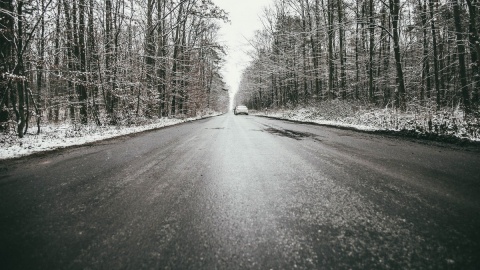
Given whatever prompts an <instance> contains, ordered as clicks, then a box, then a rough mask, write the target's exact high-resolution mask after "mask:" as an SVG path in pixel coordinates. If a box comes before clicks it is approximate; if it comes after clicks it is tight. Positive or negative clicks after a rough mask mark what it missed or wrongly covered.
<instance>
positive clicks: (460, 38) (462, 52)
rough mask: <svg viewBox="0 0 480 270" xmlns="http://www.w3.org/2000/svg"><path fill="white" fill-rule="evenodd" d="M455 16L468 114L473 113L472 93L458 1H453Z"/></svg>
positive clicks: (461, 76) (462, 90)
mask: <svg viewBox="0 0 480 270" xmlns="http://www.w3.org/2000/svg"><path fill="white" fill-rule="evenodd" d="M452 4H453V16H454V18H455V31H456V32H457V35H456V36H457V51H458V65H459V67H458V68H459V73H460V87H461V92H462V102H463V107H464V110H465V113H466V114H469V113H471V106H470V93H469V90H468V82H467V68H466V66H465V44H464V41H463V34H462V31H463V27H462V22H461V18H462V17H461V16H462V15H461V13H460V7H459V4H458V0H452Z"/></svg>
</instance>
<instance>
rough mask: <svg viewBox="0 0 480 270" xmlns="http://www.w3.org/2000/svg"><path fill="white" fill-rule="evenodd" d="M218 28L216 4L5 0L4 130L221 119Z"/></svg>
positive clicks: (1, 61) (0, 55) (1, 5)
mask: <svg viewBox="0 0 480 270" xmlns="http://www.w3.org/2000/svg"><path fill="white" fill-rule="evenodd" d="M221 20H227V15H226V14H225V12H224V11H223V10H221V9H219V8H218V7H217V6H215V5H214V4H213V3H212V2H211V1H210V0H168V1H167V0H118V1H113V0H1V1H0V101H1V103H0V111H1V119H0V123H2V125H3V126H2V128H5V127H6V126H15V129H16V133H17V134H18V136H20V137H22V136H23V135H24V134H25V133H26V131H27V129H28V124H29V123H31V122H32V121H33V120H34V119H36V122H37V125H38V131H40V123H41V122H49V121H51V122H59V121H71V122H78V123H82V124H87V123H89V122H94V123H96V124H98V125H103V124H117V123H119V122H122V123H123V122H127V123H128V122H129V121H134V120H133V119H135V118H138V117H150V118H152V117H179V116H180V117H183V116H194V115H196V114H198V113H201V112H202V111H205V110H208V109H212V110H218V111H222V110H224V108H226V106H227V101H228V96H227V93H226V92H225V91H224V90H223V89H224V88H225V86H224V82H223V79H222V77H221V75H220V73H219V69H220V67H221V64H222V61H223V56H224V54H225V52H224V49H223V48H222V46H220V45H219V44H218V42H217V33H218V29H219V28H218V22H219V21H221Z"/></svg>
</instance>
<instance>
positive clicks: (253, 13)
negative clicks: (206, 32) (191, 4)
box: [213, 0, 273, 93]
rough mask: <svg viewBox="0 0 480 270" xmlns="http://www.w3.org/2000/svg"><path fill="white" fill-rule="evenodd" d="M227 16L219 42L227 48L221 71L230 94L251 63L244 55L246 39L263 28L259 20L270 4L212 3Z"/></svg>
mask: <svg viewBox="0 0 480 270" xmlns="http://www.w3.org/2000/svg"><path fill="white" fill-rule="evenodd" d="M213 2H214V3H215V4H216V5H217V6H219V7H220V8H222V9H223V10H225V11H226V12H228V14H229V19H230V23H221V27H222V28H221V30H220V35H219V40H220V43H221V44H222V45H226V46H227V47H228V55H227V57H226V63H225V66H224V68H223V72H222V74H223V76H224V79H225V82H226V83H227V85H228V87H229V89H230V91H231V92H232V91H233V93H235V92H236V91H237V90H238V84H239V82H240V76H241V73H242V70H243V69H244V67H245V66H246V64H247V63H248V61H249V60H250V58H249V56H248V55H247V51H248V50H249V49H250V48H249V44H248V39H251V38H252V37H253V36H254V34H255V31H256V30H261V29H262V28H263V25H262V23H261V21H260V17H261V16H262V14H263V10H264V8H265V7H267V6H269V5H270V4H271V3H273V0H213Z"/></svg>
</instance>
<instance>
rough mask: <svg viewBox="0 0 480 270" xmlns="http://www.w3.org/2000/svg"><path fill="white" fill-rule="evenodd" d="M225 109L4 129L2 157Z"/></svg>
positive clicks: (0, 147)
mask: <svg viewBox="0 0 480 270" xmlns="http://www.w3.org/2000/svg"><path fill="white" fill-rule="evenodd" d="M220 114H221V113H210V114H208V115H203V116H197V117H193V118H186V119H175V118H160V119H156V120H152V121H151V122H150V123H148V124H145V125H139V126H96V125H94V124H92V125H86V126H84V125H71V124H58V125H53V124H50V125H46V126H42V127H41V133H40V134H38V135H37V134H36V127H32V128H30V129H29V132H27V134H26V135H25V136H24V138H22V139H20V138H18V137H17V136H16V135H15V134H3V133H0V160H2V159H10V158H17V157H22V156H27V155H31V154H34V153H38V152H44V151H50V150H55V149H59V148H65V147H69V146H75V145H83V144H87V143H92V142H95V141H101V140H105V139H110V138H114V137H119V136H123V135H128V134H134V133H138V132H142V131H147V130H153V129H158V128H162V127H168V126H172V125H177V124H180V123H185V122H190V121H194V120H199V119H203V118H206V117H211V116H217V115H220Z"/></svg>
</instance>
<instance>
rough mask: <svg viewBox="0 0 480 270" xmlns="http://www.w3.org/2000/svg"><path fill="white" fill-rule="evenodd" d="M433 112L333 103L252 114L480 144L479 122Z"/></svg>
mask: <svg viewBox="0 0 480 270" xmlns="http://www.w3.org/2000/svg"><path fill="white" fill-rule="evenodd" d="M432 111H434V110H427V109H424V110H422V109H418V108H411V109H410V110H407V111H406V112H403V113H400V112H398V111H396V110H393V109H391V108H385V109H378V108H375V109H372V108H366V107H364V108H362V107H361V106H355V105H352V104H349V103H347V102H342V101H332V102H330V103H322V105H321V106H318V105H317V106H308V107H306V108H294V109H280V110H267V111H262V112H260V111H252V112H251V114H253V115H261V116H268V117H274V118H279V119H287V120H293V121H299V122H309V123H316V124H320V125H327V126H334V127H346V128H350V129H356V130H362V131H392V132H404V133H405V132H408V133H410V134H414V135H416V136H418V137H421V136H424V137H429V138H435V137H442V138H447V137H449V138H456V139H459V140H468V141H476V142H480V120H479V119H477V118H469V119H466V118H465V117H464V115H463V112H462V111H461V110H459V109H458V108H455V109H452V110H442V111H435V112H434V113H432Z"/></svg>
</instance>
